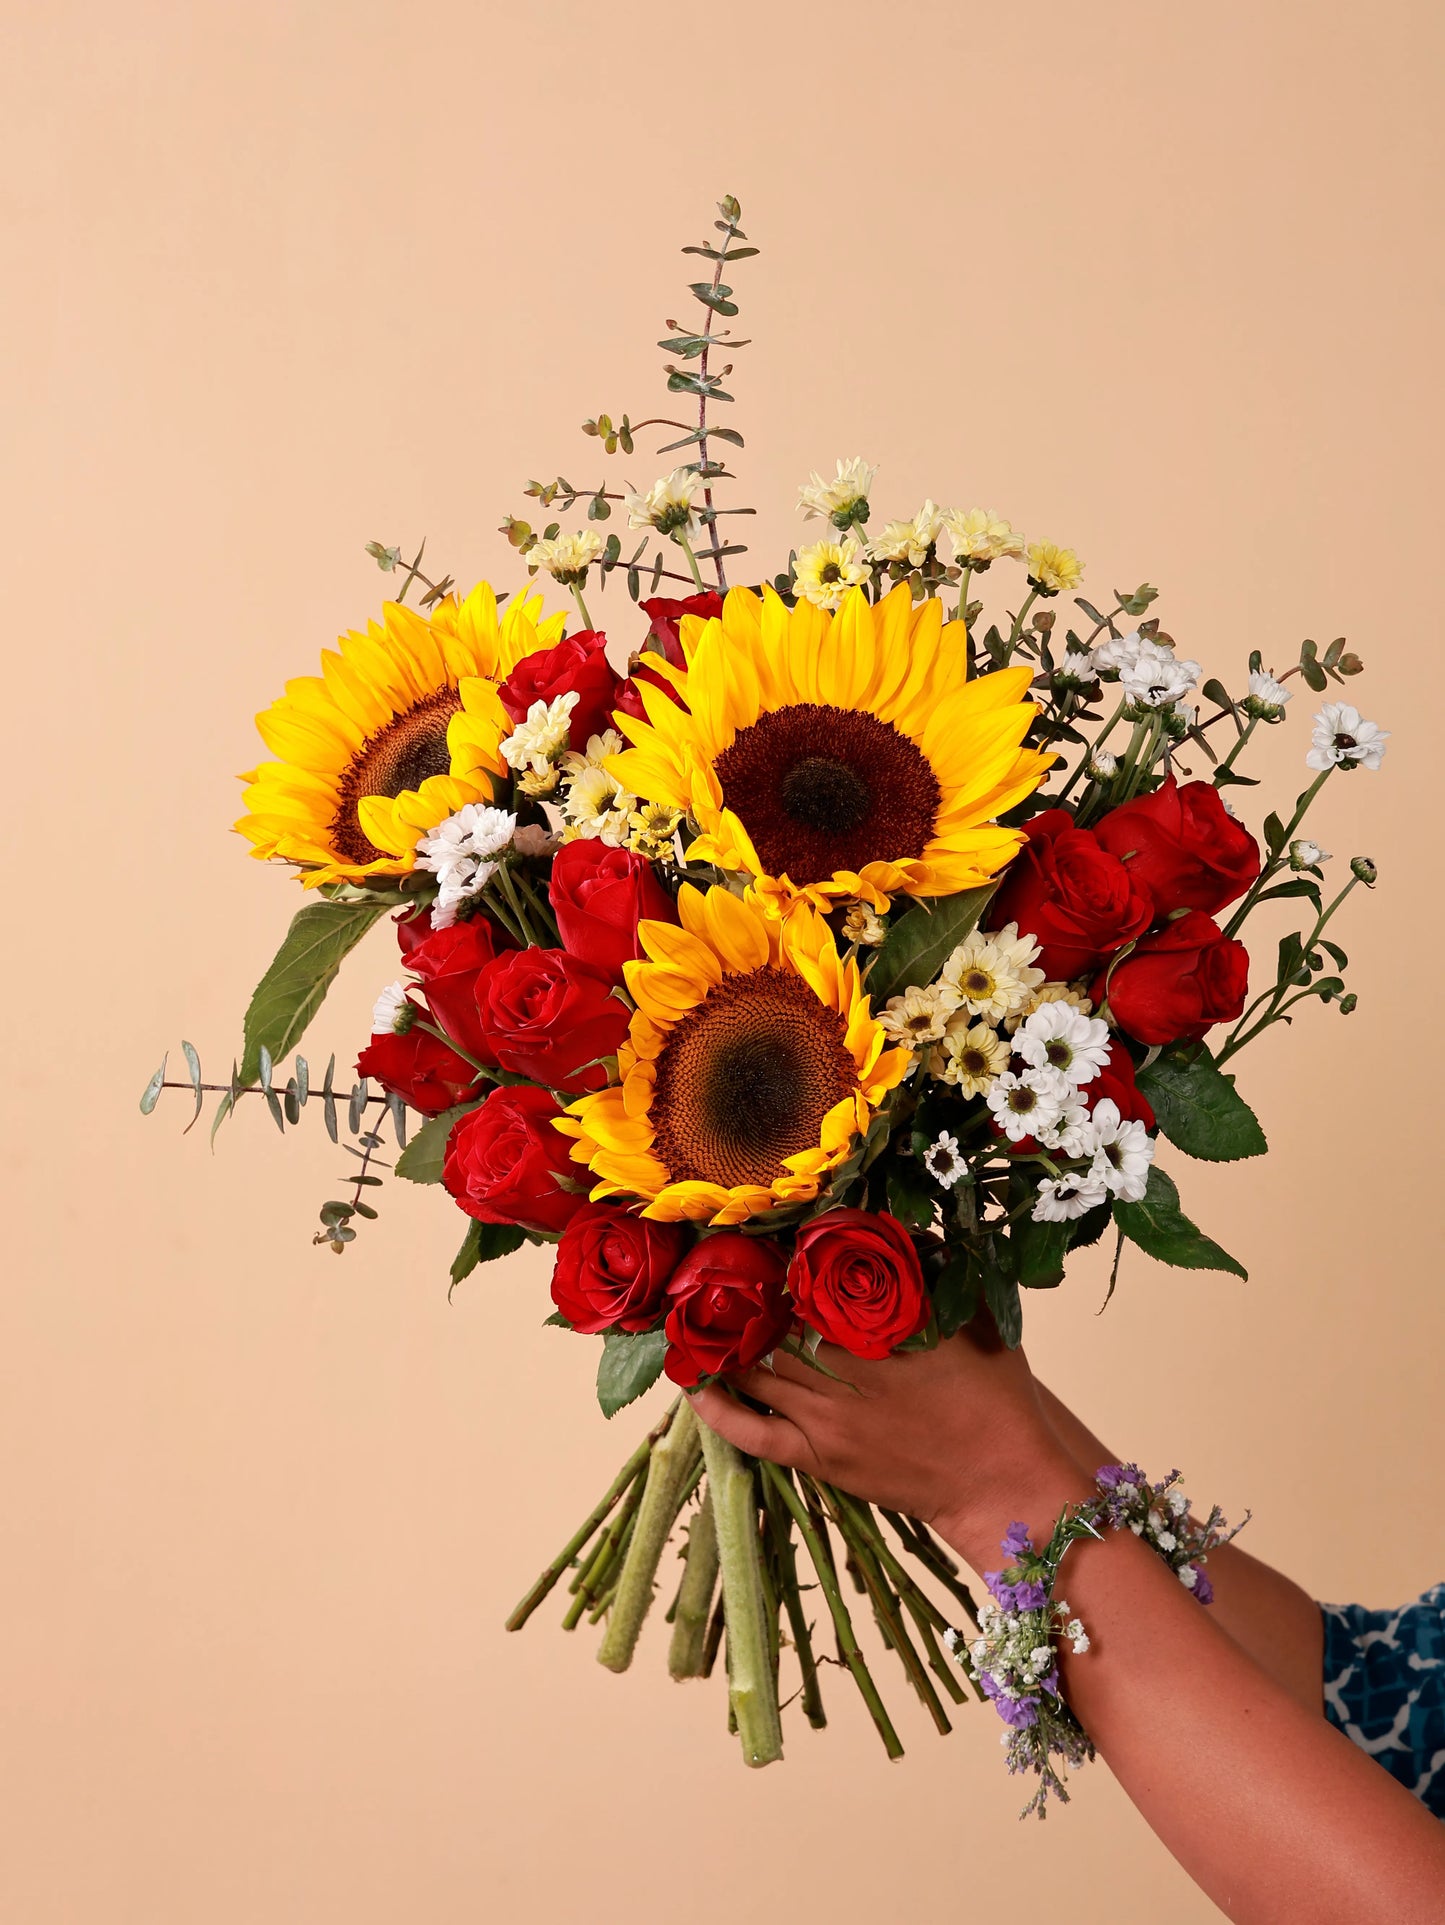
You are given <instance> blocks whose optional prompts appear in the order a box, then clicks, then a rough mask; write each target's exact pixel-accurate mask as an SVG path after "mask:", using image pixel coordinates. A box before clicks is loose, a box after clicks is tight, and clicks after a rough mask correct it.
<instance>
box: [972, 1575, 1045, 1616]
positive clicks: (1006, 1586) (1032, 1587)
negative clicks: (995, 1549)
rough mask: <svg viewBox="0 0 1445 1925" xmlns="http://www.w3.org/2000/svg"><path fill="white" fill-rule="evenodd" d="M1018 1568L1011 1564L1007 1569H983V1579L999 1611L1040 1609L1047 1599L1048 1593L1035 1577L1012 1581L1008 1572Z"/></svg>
mask: <svg viewBox="0 0 1445 1925" xmlns="http://www.w3.org/2000/svg"><path fill="white" fill-rule="evenodd" d="M1017 1569H1018V1566H1017V1565H1015V1564H1011V1565H1010V1566H1009V1568H1008V1571H1007V1572H1005V1571H985V1572H984V1574H983V1581H984V1583H985V1584H986V1585H987V1586H988V1588H989V1591H990V1593H991V1594H992V1596H993V1600H994V1603H995V1604H997V1606H998V1608H999V1609H1000V1610H1001V1611H1042V1610H1043V1608H1044V1606H1045V1605H1046V1604H1047V1603H1048V1601H1049V1594H1048V1592H1047V1591H1046V1590H1045V1589H1044V1587H1043V1585H1042V1584H1041V1583H1039V1582H1038V1580H1037V1579H1036V1578H1025V1579H1024V1580H1023V1581H1022V1582H1021V1583H1014V1582H1013V1581H1012V1580H1011V1577H1010V1575H1009V1574H1010V1573H1011V1572H1014V1571H1016V1570H1017Z"/></svg>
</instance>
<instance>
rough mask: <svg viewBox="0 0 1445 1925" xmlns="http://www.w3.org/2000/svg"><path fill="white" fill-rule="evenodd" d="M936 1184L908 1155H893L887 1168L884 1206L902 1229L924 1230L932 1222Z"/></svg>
mask: <svg viewBox="0 0 1445 1925" xmlns="http://www.w3.org/2000/svg"><path fill="white" fill-rule="evenodd" d="M937 1201H938V1185H937V1184H936V1183H935V1182H934V1180H933V1178H932V1177H931V1176H930V1175H929V1174H928V1172H927V1170H925V1169H924V1167H923V1165H922V1164H921V1163H919V1162H917V1161H916V1160H915V1159H914V1158H913V1157H911V1156H900V1157H896V1158H895V1159H894V1160H893V1162H892V1164H891V1165H890V1167H889V1171H888V1208H889V1209H890V1210H891V1211H892V1213H893V1215H894V1216H896V1217H897V1219H898V1221H899V1222H900V1223H901V1224H902V1225H903V1227H904V1229H905V1230H926V1229H927V1228H928V1226H929V1224H930V1223H932V1221H933V1207H934V1205H935V1204H936V1203H937Z"/></svg>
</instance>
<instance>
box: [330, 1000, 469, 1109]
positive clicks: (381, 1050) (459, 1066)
mask: <svg viewBox="0 0 1445 1925" xmlns="http://www.w3.org/2000/svg"><path fill="white" fill-rule="evenodd" d="M356 1073H357V1075H358V1076H369V1077H371V1078H372V1079H373V1081H375V1082H378V1083H380V1085H381V1087H382V1088H383V1089H384V1090H385V1091H386V1093H387V1095H388V1096H399V1097H400V1098H401V1100H402V1101H403V1102H404V1103H410V1105H411V1107H412V1108H413V1109H414V1110H420V1112H421V1113H422V1115H423V1116H440V1114H441V1113H442V1111H443V1110H449V1109H452V1108H453V1107H454V1106H455V1105H456V1104H458V1103H465V1102H466V1100H467V1098H468V1097H469V1096H470V1095H471V1094H472V1089H473V1086H474V1084H475V1083H476V1080H477V1072H476V1069H475V1068H474V1067H473V1065H472V1064H471V1063H469V1062H467V1060H466V1058H465V1057H463V1056H458V1055H457V1053H456V1051H455V1050H454V1049H448V1047H447V1045H446V1044H445V1043H444V1042H442V1040H441V1039H440V1037H437V1036H433V1035H432V1033H431V1031H430V1030H427V1029H423V1028H422V1026H421V1024H420V1023H413V1024H412V1026H411V1028H410V1029H409V1030H408V1031H407V1032H406V1034H405V1036H397V1035H394V1034H383V1035H380V1036H373V1037H372V1039H371V1041H370V1042H369V1043H368V1044H367V1046H366V1048H365V1049H364V1050H363V1051H362V1052H361V1054H360V1056H358V1057H357V1059H356Z"/></svg>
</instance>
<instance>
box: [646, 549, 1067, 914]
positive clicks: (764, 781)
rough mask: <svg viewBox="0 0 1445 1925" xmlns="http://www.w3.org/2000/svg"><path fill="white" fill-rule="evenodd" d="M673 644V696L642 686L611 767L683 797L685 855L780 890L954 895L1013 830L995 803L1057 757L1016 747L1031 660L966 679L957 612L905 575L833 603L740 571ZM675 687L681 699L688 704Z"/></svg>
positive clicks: (978, 878)
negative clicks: (779, 589)
mask: <svg viewBox="0 0 1445 1925" xmlns="http://www.w3.org/2000/svg"><path fill="white" fill-rule="evenodd" d="M683 646H684V648H685V649H686V650H687V651H688V654H689V660H688V665H687V668H686V670H685V671H684V672H682V673H680V674H679V675H678V676H677V685H678V689H679V693H680V696H681V703H679V702H675V701H672V700H670V699H669V698H668V697H667V696H665V695H664V694H663V693H662V692H661V691H660V690H656V689H652V688H649V687H647V686H646V685H644V686H643V688H642V690H641V694H642V700H643V702H644V704H645V705H646V709H647V716H648V719H647V721H646V722H643V721H639V720H638V719H636V718H635V717H631V716H622V717H620V718H619V721H620V725H621V727H622V728H623V730H624V731H625V733H626V734H627V736H628V737H629V738H630V740H631V741H632V743H633V744H634V746H633V747H632V748H630V749H627V750H625V751H624V752H623V753H622V754H621V755H618V756H615V757H613V758H612V760H611V761H610V762H609V764H608V767H609V768H611V770H612V771H613V773H614V774H615V775H616V776H617V777H618V779H619V780H620V781H621V782H622V783H623V785H624V786H625V787H626V788H628V789H629V790H631V791H632V792H633V793H634V794H637V795H639V796H644V797H646V798H647V799H648V800H649V801H654V802H666V803H668V804H669V805H670V806H671V807H673V808H678V809H683V810H686V811H687V812H688V813H689V814H690V815H691V816H692V818H693V820H694V821H695V822H696V823H697V824H698V827H699V828H700V830H701V831H702V833H701V835H700V836H699V837H698V838H697V840H696V841H694V842H693V844H692V846H691V849H690V851H689V853H690V855H691V856H692V857H694V858H695V859H696V860H698V861H701V862H712V863H715V864H717V866H718V867H719V868H722V869H730V870H734V871H740V872H742V873H743V874H745V875H750V876H753V877H756V878H758V879H759V881H760V885H761V887H762V889H763V892H764V893H765V894H767V895H769V896H771V897H773V898H774V899H776V900H778V901H780V902H782V903H784V904H786V903H788V902H791V901H793V900H795V899H797V898H799V897H804V898H806V899H808V900H809V901H811V902H812V903H813V905H814V906H815V907H817V908H827V907H828V906H829V905H830V904H831V903H832V902H833V901H835V900H837V899H839V898H843V899H851V898H857V899H861V900H863V901H866V902H868V903H870V904H871V905H872V906H873V907H874V908H875V909H880V910H881V909H885V908H887V907H888V904H889V902H890V900H891V898H892V896H893V895H895V894H898V893H903V894H905V895H914V896H937V895H951V894H953V893H955V892H956V891H958V890H960V889H969V888H973V887H976V886H977V885H978V884H980V883H983V882H985V881H987V880H988V878H989V877H991V876H993V875H995V874H996V873H997V872H998V871H999V870H1000V869H1001V868H1002V867H1003V866H1004V864H1005V863H1006V862H1008V860H1009V859H1010V857H1011V856H1012V855H1013V854H1014V852H1015V850H1016V849H1017V848H1018V846H1019V843H1020V841H1021V840H1022V831H1021V830H1018V829H1003V828H999V827H998V826H997V825H996V824H995V822H994V820H993V818H994V817H996V816H998V815H1000V814H1002V813H1003V812H1004V811H1005V810H1007V809H1009V808H1011V807H1012V806H1013V805H1014V803H1016V802H1018V801H1020V800H1021V799H1022V798H1023V797H1024V796H1026V795H1028V794H1029V792H1030V791H1031V790H1032V789H1034V788H1036V787H1037V786H1038V784H1039V782H1040V781H1041V780H1042V778H1043V775H1044V771H1045V770H1046V769H1047V768H1048V766H1049V763H1050V762H1051V760H1052V757H1050V756H1048V755H1042V754H1039V753H1037V752H1036V751H1034V750H1032V749H1025V748H1021V747H1020V743H1021V742H1022V740H1023V737H1024V733H1025V731H1026V730H1027V728H1028V726H1029V723H1030V722H1031V721H1032V719H1033V715H1034V709H1033V707H1032V705H1031V704H1030V703H1028V702H1026V701H1024V700H1022V699H1021V698H1022V696H1023V695H1024V693H1025V691H1026V689H1027V688H1028V685H1029V679H1030V671H1029V670H1028V669H1027V668H1026V667H1025V668H1008V669H999V670H997V671H996V672H995V673H993V674H991V675H985V676H982V677H980V678H979V679H978V680H976V681H968V680H967V679H966V669H965V652H964V637H963V629H962V626H961V625H960V624H958V623H950V624H948V625H947V626H945V625H944V622H943V612H942V609H941V607H940V605H939V603H938V602H937V601H935V600H931V599H930V600H926V601H923V602H921V603H919V604H918V605H917V606H916V607H915V606H914V604H913V602H912V599H911V597H910V595H909V592H908V589H907V587H906V586H903V585H901V584H900V586H899V587H898V588H896V589H895V590H894V591H893V592H892V594H890V595H887V596H885V597H884V599H883V600H882V601H881V602H879V603H878V604H877V605H876V606H871V605H870V604H869V602H868V601H867V599H866V597H865V596H864V595H862V594H861V593H857V594H852V595H850V596H849V597H848V599H847V600H846V602H845V603H844V605H843V607H842V609H841V610H840V611H839V612H838V614H837V615H836V616H832V617H829V616H828V615H825V614H824V613H822V612H821V611H820V610H819V609H816V608H813V607H811V606H809V605H808V604H806V603H800V604H799V606H798V607H796V608H794V609H791V610H790V609H788V608H786V607H785V606H784V604H783V603H782V602H781V601H780V600H779V599H778V597H777V596H776V595H774V594H773V593H772V592H771V591H770V590H768V591H765V592H764V594H763V596H762V599H761V600H760V599H759V598H758V596H756V595H754V594H752V593H751V592H750V591H749V590H747V589H741V588H735V589H734V590H733V591H732V593H731V594H730V595H729V596H728V598H727V600H726V602H725V603H724V605H723V612H722V616H721V618H720V619H717V620H713V621H710V622H708V623H706V624H705V625H703V626H702V628H701V630H700V631H698V632H695V633H694V634H693V635H692V636H691V637H689V635H688V633H687V631H686V628H685V629H684V633H683ZM682 704H686V706H682Z"/></svg>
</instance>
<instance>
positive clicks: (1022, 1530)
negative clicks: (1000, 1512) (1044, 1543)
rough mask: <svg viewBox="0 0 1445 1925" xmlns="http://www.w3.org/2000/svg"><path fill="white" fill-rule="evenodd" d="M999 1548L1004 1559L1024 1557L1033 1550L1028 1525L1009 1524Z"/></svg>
mask: <svg viewBox="0 0 1445 1925" xmlns="http://www.w3.org/2000/svg"><path fill="white" fill-rule="evenodd" d="M1000 1548H1001V1549H1002V1551H1003V1554H1004V1556H1005V1557H1026V1556H1027V1555H1028V1554H1029V1552H1030V1551H1032V1550H1033V1548H1034V1546H1033V1540H1032V1538H1031V1537H1030V1536H1029V1527H1028V1525H1027V1524H1010V1525H1009V1527H1008V1534H1007V1535H1006V1537H1005V1538H1004V1540H1003V1543H1002V1545H1001V1547H1000Z"/></svg>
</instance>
